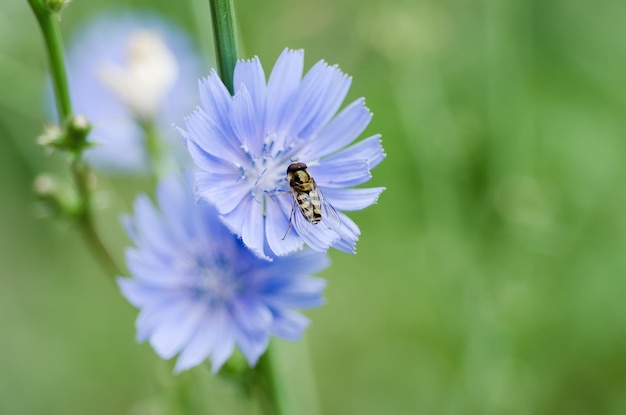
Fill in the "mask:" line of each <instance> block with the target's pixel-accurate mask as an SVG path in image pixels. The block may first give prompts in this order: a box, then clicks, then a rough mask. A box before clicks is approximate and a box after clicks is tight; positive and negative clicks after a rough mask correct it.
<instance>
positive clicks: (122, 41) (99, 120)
mask: <svg viewBox="0 0 626 415" xmlns="http://www.w3.org/2000/svg"><path fill="white" fill-rule="evenodd" d="M67 61H68V63H67V66H68V75H69V79H70V90H71V91H70V92H71V96H72V101H73V104H74V112H75V113H76V114H82V115H85V116H87V118H88V120H89V121H90V122H91V123H92V125H93V130H92V132H91V134H90V135H89V141H90V142H94V143H97V145H96V146H94V147H92V148H90V149H88V150H87V151H86V152H85V158H86V160H87V161H88V162H89V163H90V164H91V165H92V166H94V167H96V168H98V169H100V170H102V171H106V172H109V173H145V172H147V171H148V168H149V166H150V160H149V157H148V154H147V151H146V143H145V132H144V129H143V128H142V127H141V125H140V123H153V124H154V127H155V130H158V131H159V133H160V134H161V135H162V137H161V138H162V139H163V142H162V143H161V145H162V147H163V148H162V153H163V154H173V155H175V156H176V157H177V160H181V159H182V157H185V158H188V156H187V155H186V151H185V150H184V146H182V145H181V144H180V137H179V136H178V134H176V131H175V130H174V129H173V128H172V127H171V125H172V123H175V122H179V121H181V120H182V119H183V117H184V116H185V115H186V114H188V113H189V111H191V110H192V109H193V108H194V106H195V104H196V102H197V92H196V91H197V87H196V85H197V79H198V78H199V77H200V75H201V74H202V73H206V72H205V71H204V69H203V68H204V67H205V65H204V64H203V62H202V60H201V58H200V57H199V55H198V54H197V52H196V50H195V48H194V46H193V45H192V42H191V41H190V39H189V38H188V36H187V34H186V33H184V32H183V31H182V30H181V29H179V28H177V27H175V26H174V25H173V24H171V23H170V22H167V21H165V20H164V19H162V18H161V17H159V16H157V15H155V14H151V13H145V12H144V13H141V14H140V13H136V14H135V13H130V12H126V13H122V12H120V13H109V14H101V15H98V16H97V17H96V18H94V19H92V20H90V21H87V22H86V23H85V24H84V25H83V26H81V27H80V28H79V29H78V30H77V31H76V32H75V33H74V36H73V42H71V44H70V45H69V48H68V56H67Z"/></svg>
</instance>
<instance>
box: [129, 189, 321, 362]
mask: <svg viewBox="0 0 626 415" xmlns="http://www.w3.org/2000/svg"><path fill="white" fill-rule="evenodd" d="M192 188H193V186H192V183H191V180H184V179H179V178H169V179H166V180H163V181H161V182H160V184H159V185H158V187H157V195H156V196H157V203H158V209H157V208H155V206H154V205H153V204H152V202H151V201H150V200H149V198H148V197H147V196H145V195H143V196H140V197H138V198H137V200H136V202H135V206H134V210H135V212H134V216H133V217H128V218H126V221H125V222H126V227H127V232H128V234H129V235H130V237H131V238H132V240H133V242H134V244H135V247H134V248H128V249H127V251H126V261H127V264H128V268H129V270H130V273H131V275H132V278H119V279H118V283H119V286H120V288H121V290H122V293H123V294H124V296H126V298H127V299H128V301H130V302H131V303H132V304H133V305H135V306H136V307H138V308H140V310H141V311H140V313H139V317H138V318H137V339H138V341H139V342H143V341H146V340H149V341H150V344H151V345H152V347H153V348H154V349H155V350H156V352H157V353H158V354H159V356H161V357H162V358H164V359H169V358H172V357H173V356H175V355H176V354H178V355H179V356H178V360H177V362H176V367H175V371H176V372H180V371H181V370H185V369H188V368H191V367H193V366H195V365H198V364H200V363H201V362H202V361H204V360H205V359H206V358H207V357H209V358H210V360H211V364H212V370H213V372H217V371H218V370H219V368H220V367H221V366H222V365H223V363H224V362H225V361H226V360H227V359H228V357H229V356H230V355H231V354H232V353H233V350H234V347H235V345H236V346H237V347H238V348H239V349H240V350H241V352H242V353H243V355H244V356H245V357H246V359H247V360H248V362H249V364H250V365H254V364H255V363H256V361H257V359H258V358H259V356H260V355H261V354H262V353H263V352H264V351H265V349H266V348H267V346H268V341H269V338H270V336H276V337H280V338H283V339H286V340H292V341H295V340H298V339H300V337H301V335H302V333H303V331H304V329H305V328H306V326H307V325H308V323H309V321H308V319H307V318H305V317H304V316H302V315H301V314H299V313H297V312H296V311H295V310H296V309H305V308H312V307H317V306H320V305H322V304H323V302H324V299H323V297H322V294H323V289H324V286H325V281H324V280H323V279H320V278H316V277H313V276H312V274H314V273H316V272H318V271H321V270H322V269H324V268H326V267H327V266H328V263H329V261H328V257H327V255H325V254H321V253H318V252H314V251H312V250H305V251H302V252H298V253H296V254H294V255H290V256H288V257H281V258H276V259H274V261H271V262H270V261H265V260H262V259H260V258H258V257H256V256H255V255H254V254H252V253H251V252H250V250H248V249H247V248H246V247H245V246H244V245H243V244H242V243H241V241H240V240H239V239H238V238H237V237H236V236H235V235H233V234H232V233H231V232H230V231H229V230H228V229H227V228H226V227H225V226H224V225H223V224H222V223H221V221H220V220H219V219H218V217H217V212H216V211H215V208H213V207H212V206H210V205H209V204H207V203H206V202H203V201H200V202H199V203H196V201H195V197H194V194H193V190H192Z"/></svg>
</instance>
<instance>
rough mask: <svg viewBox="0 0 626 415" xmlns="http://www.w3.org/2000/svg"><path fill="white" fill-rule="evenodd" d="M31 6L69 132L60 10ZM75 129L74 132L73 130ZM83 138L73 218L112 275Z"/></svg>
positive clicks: (76, 147)
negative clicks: (97, 219) (100, 232)
mask: <svg viewBox="0 0 626 415" xmlns="http://www.w3.org/2000/svg"><path fill="white" fill-rule="evenodd" d="M28 3H29V4H30V7H31V8H32V10H33V13H34V14H35V17H36V18H37V21H38V22H39V27H40V28H41V32H42V34H43V38H44V42H45V44H46V51H47V53H48V60H49V62H50V75H51V77H52V85H53V87H54V96H55V98H56V104H57V111H58V113H59V125H61V126H62V127H63V128H64V130H65V132H66V135H67V134H68V131H69V130H70V129H72V128H74V126H71V125H70V124H71V123H72V122H73V120H72V117H73V110H72V101H71V100H70V92H69V91H70V89H69V84H68V79H67V71H66V69H65V59H64V52H63V40H62V38H61V31H60V30H59V24H58V13H55V12H53V11H52V10H50V9H49V8H47V7H46V6H45V5H44V3H42V2H41V1H40V0H28ZM74 133H75V132H74ZM80 137H81V140H86V134H82V135H80ZM82 144H84V141H83V142H81V143H72V147H71V150H69V151H70V152H71V153H72V155H73V161H72V164H71V166H70V169H71V172H72V176H73V178H74V184H75V185H76V191H77V193H78V197H79V205H78V209H77V211H76V212H72V215H73V219H74V220H75V221H76V222H77V223H78V224H79V226H80V228H81V231H82V234H83V237H84V238H85V240H86V241H87V243H88V244H89V247H90V248H91V249H92V251H93V252H94V254H95V255H96V256H97V257H98V258H99V259H100V261H101V263H102V264H103V266H104V269H105V270H106V272H107V273H108V274H109V275H111V276H117V275H121V268H120V267H119V266H118V265H117V263H116V262H115V261H114V259H113V257H112V256H111V254H110V253H109V251H108V250H107V249H106V246H105V245H104V243H103V242H102V239H101V238H100V236H99V235H98V232H97V231H96V228H95V224H94V221H93V216H92V206H91V189H90V186H89V183H88V180H89V175H90V171H89V168H88V167H87V166H86V165H85V164H84V162H83V161H82V150H83V148H84V145H82Z"/></svg>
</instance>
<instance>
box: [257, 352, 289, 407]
mask: <svg viewBox="0 0 626 415" xmlns="http://www.w3.org/2000/svg"><path fill="white" fill-rule="evenodd" d="M254 371H255V372H257V376H258V378H259V381H258V383H259V384H260V385H259V386H260V387H261V390H263V391H264V392H265V393H264V398H265V399H264V401H263V402H264V403H265V412H266V413H267V415H287V414H292V413H294V412H292V411H289V408H288V407H287V406H288V405H287V399H286V396H285V385H284V383H283V381H282V376H281V374H280V373H279V372H280V370H279V368H278V367H277V362H276V356H275V353H274V348H273V347H272V345H270V346H269V347H268V348H267V350H266V351H265V354H263V356H261V358H260V359H259V363H258V364H257V366H256V368H255V369H254Z"/></svg>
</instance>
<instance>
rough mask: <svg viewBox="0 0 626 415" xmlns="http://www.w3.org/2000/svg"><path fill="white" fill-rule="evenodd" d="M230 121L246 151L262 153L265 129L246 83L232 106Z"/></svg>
mask: <svg viewBox="0 0 626 415" xmlns="http://www.w3.org/2000/svg"><path fill="white" fill-rule="evenodd" d="M230 108H231V112H230V122H231V125H232V128H233V131H234V132H235V134H236V135H237V138H238V139H239V141H240V142H241V144H242V148H243V149H244V150H245V151H246V152H250V153H252V154H254V155H260V154H261V149H262V147H263V130H262V128H261V124H260V122H259V119H258V118H257V116H258V114H256V112H255V110H254V104H253V102H252V97H250V93H249V92H248V88H246V86H245V85H241V86H240V87H239V89H238V90H237V93H236V94H235V97H234V99H233V105H232V106H231V107H230Z"/></svg>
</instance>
